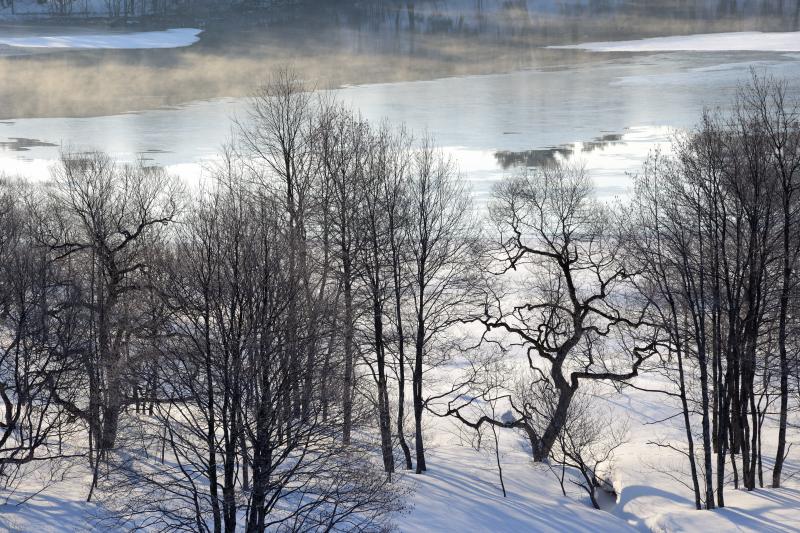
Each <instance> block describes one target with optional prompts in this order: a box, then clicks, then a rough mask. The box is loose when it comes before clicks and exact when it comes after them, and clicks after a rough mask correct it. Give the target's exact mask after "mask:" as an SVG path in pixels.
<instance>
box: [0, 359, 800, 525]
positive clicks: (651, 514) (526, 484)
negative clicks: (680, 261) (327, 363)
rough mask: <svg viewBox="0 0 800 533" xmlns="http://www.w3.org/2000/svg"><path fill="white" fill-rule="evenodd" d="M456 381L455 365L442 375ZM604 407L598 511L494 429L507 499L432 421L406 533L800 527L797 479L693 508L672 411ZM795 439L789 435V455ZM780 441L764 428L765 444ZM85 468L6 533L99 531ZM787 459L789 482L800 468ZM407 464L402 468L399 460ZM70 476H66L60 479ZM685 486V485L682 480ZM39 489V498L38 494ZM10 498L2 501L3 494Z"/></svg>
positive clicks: (0, 508)
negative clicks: (616, 437)
mask: <svg viewBox="0 0 800 533" xmlns="http://www.w3.org/2000/svg"><path fill="white" fill-rule="evenodd" d="M447 372H449V375H450V376H455V375H456V373H457V372H458V370H457V369H456V368H451V369H449V370H448V371H446V372H445V373H442V374H440V376H439V377H440V378H441V379H443V380H444V379H446V378H447V375H448V374H447ZM638 384H639V385H641V386H646V387H650V386H658V385H659V383H658V382H657V381H656V380H654V379H653V378H642V379H640V380H639V381H638ZM598 403H599V404H600V405H604V407H603V409H604V410H607V411H608V412H609V413H610V414H612V415H613V419H614V420H625V419H626V420H628V421H629V428H630V430H629V434H628V438H627V441H626V444H624V445H623V447H622V448H620V449H619V450H618V452H617V453H616V456H615V460H614V463H613V468H612V470H611V473H610V477H609V478H610V481H612V482H613V485H614V488H615V490H616V492H617V494H618V497H617V501H616V502H615V501H614V500H613V499H611V498H610V497H606V500H605V501H604V503H602V504H601V505H602V506H603V510H602V511H598V510H594V509H592V508H591V506H590V504H589V502H588V498H587V497H586V495H585V494H583V493H582V492H581V490H580V489H578V488H577V487H575V486H573V485H571V484H570V483H567V484H566V485H565V486H566V490H567V496H566V497H565V496H563V495H562V492H561V488H560V486H559V483H558V481H557V478H556V474H555V473H554V472H553V471H552V470H550V469H549V468H547V467H546V466H543V465H534V464H533V463H532V462H531V460H530V454H529V452H528V451H527V449H526V442H525V439H524V438H523V436H522V435H520V434H518V433H516V432H514V431H511V430H502V431H500V432H499V443H500V446H499V449H500V460H501V465H502V469H503V478H504V481H505V486H506V490H507V496H506V497H504V496H503V494H502V491H501V486H500V482H499V476H498V471H497V465H496V457H495V455H494V451H493V448H492V446H493V442H489V441H490V440H491V439H486V438H484V441H483V445H482V447H481V448H480V449H476V448H475V446H474V445H475V439H474V433H472V432H471V430H468V429H465V428H464V426H462V425H460V424H459V423H458V422H456V421H455V420H453V419H442V418H436V417H434V416H431V415H427V414H426V418H425V427H426V439H427V442H426V444H427V450H428V472H427V473H426V474H425V475H421V476H416V475H414V474H401V475H399V476H398V478H399V480H400V481H399V482H401V483H408V484H409V485H410V486H411V487H413V488H414V491H415V492H414V495H413V498H412V505H411V507H410V508H409V509H408V510H407V512H405V513H403V514H402V515H400V516H397V517H396V519H395V524H396V525H397V526H398V528H399V529H400V530H401V531H403V532H405V533H441V532H456V533H472V532H475V533H479V532H480V533H482V532H493V533H520V532H553V533H556V532H558V533H562V532H586V533H589V532H592V533H597V532H599V533H604V532H609V533H610V532H613V533H617V532H627V531H639V532H650V531H652V532H658V533H673V532H674V533H678V532H685V531H704V532H708V533H711V532H723V531H724V532H752V533H778V532H791V531H800V484H799V483H798V480H797V478H796V477H795V478H790V479H788V481H787V482H786V483H785V485H786V486H785V488H782V489H780V490H773V489H758V490H756V491H754V492H751V493H748V492H745V491H741V490H735V489H733V487H732V486H729V487H728V488H727V490H726V501H727V507H726V508H725V509H722V510H716V511H696V510H694V507H693V501H692V497H691V493H690V491H689V490H688V489H687V488H686V487H685V486H683V485H681V484H680V483H679V482H678V481H676V480H675V478H674V477H673V476H675V475H676V474H678V475H679V474H680V472H682V471H685V469H686V465H685V464H684V462H683V461H682V458H681V457H680V456H678V455H677V454H675V453H674V452H671V451H669V450H665V449H662V448H658V447H656V446H654V445H653V444H652V442H654V441H662V440H669V439H673V442H675V443H676V444H680V442H681V440H680V439H681V429H680V426H679V425H678V424H679V422H678V421H677V420H673V421H671V422H666V423H665V422H663V421H662V420H663V419H664V418H666V417H669V416H671V415H673V414H675V412H676V410H675V408H674V407H673V406H672V405H671V404H670V402H669V401H667V400H666V399H665V398H664V397H663V396H660V395H658V394H654V393H647V392H641V391H635V390H630V389H627V390H625V391H623V392H622V393H610V392H609V393H608V394H603V395H602V397H599V398H598ZM798 440H799V439H798V435H797V434H796V433H792V432H790V442H792V443H794V446H793V448H792V449H793V450H794V449H797V448H798V444H800V442H798ZM768 442H769V443H772V442H774V433H773V432H772V430H767V432H766V433H765V444H766V443H768ZM772 453H774V451H773V450H772V449H771V448H765V450H764V458H765V465H764V470H765V472H764V473H765V481H768V479H769V478H770V477H771V461H770V459H769V458H770V456H771V454H772ZM84 463H85V461H83V460H79V461H78V462H76V463H73V464H72V466H71V468H68V469H64V470H63V471H60V472H59V476H58V479H57V480H56V481H55V482H51V483H50V484H49V485H48V486H47V488H45V489H44V490H41V489H42V487H43V486H45V485H46V481H48V478H47V477H46V474H45V470H44V469H42V470H41V471H39V472H37V473H34V474H33V475H30V476H26V478H25V481H24V482H23V484H22V486H21V487H20V489H19V490H18V491H17V492H16V493H15V494H13V495H11V497H10V498H9V499H8V501H6V502H5V503H4V501H0V531H10V532H29V531H36V532H37V533H56V532H58V533H62V532H73V531H90V530H92V523H93V519H95V518H96V517H100V516H102V514H103V509H102V507H100V506H98V505H96V504H94V503H86V501H85V500H86V496H87V490H88V487H89V484H90V479H91V476H90V472H89V469H88V467H87V466H86V465H85V464H84ZM798 466H800V465H798V463H797V460H796V459H795V457H794V454H792V455H790V457H789V462H788V464H787V466H786V470H785V472H786V475H787V476H791V474H792V473H795V472H797V471H798ZM398 467H400V463H398ZM62 477H63V480H61V478H62ZM684 479H686V478H685V477H684ZM40 490H41V492H38V491H40ZM7 496H8V494H4V495H3V497H4V498H5V497H7Z"/></svg>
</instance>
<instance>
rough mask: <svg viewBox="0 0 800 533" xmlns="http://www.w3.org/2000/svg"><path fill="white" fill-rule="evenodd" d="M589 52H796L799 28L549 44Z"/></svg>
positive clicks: (798, 47)
mask: <svg viewBox="0 0 800 533" xmlns="http://www.w3.org/2000/svg"><path fill="white" fill-rule="evenodd" d="M549 48H561V49H572V50H589V51H591V52H800V32H774V33H763V32H760V31H747V32H733V33H707V34H699V35H674V36H670V37H653V38H650V39H638V40H633V41H607V42H593V43H581V44H573V45H567V46H551V47H549Z"/></svg>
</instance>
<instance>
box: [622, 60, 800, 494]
mask: <svg viewBox="0 0 800 533" xmlns="http://www.w3.org/2000/svg"><path fill="white" fill-rule="evenodd" d="M799 120H800V115H798V108H797V106H796V103H795V102H793V101H791V100H790V97H789V92H788V87H787V85H786V84H785V83H784V82H780V81H776V80H772V79H765V78H761V77H758V76H755V75H754V77H753V79H752V80H751V82H750V83H749V84H748V85H747V86H743V87H741V88H740V90H739V94H738V97H737V100H736V102H735V106H734V108H733V110H732V112H731V113H730V114H729V115H726V116H724V117H723V116H720V115H717V114H711V113H709V114H707V115H706V116H705V117H704V118H703V121H702V122H701V123H700V125H699V126H698V127H697V129H696V130H695V131H693V132H691V133H689V134H687V135H685V136H684V137H682V138H681V139H680V140H679V141H677V142H676V145H675V147H674V153H673V154H670V155H669V156H663V155H656V156H654V157H653V158H651V160H650V162H649V163H648V165H647V166H646V168H645V169H644V171H643V172H642V174H641V176H640V177H639V179H638V180H637V193H636V195H635V199H634V203H633V206H632V212H634V213H635V218H634V224H633V227H635V228H636V231H635V232H634V234H632V235H631V238H630V240H629V241H628V242H629V244H630V245H631V246H632V250H631V256H632V257H633V256H635V257H638V258H639V259H640V260H641V261H639V262H637V267H638V268H640V269H641V270H642V272H643V274H644V275H643V280H644V281H643V283H642V284H640V287H639V289H640V294H641V295H642V296H643V297H644V298H645V299H646V300H647V301H648V302H650V303H651V304H652V305H651V306H650V310H651V311H652V316H651V318H650V320H652V321H654V322H656V323H657V324H658V325H659V327H660V328H661V336H662V338H661V340H660V343H661V344H662V345H663V347H664V353H665V357H666V358H665V359H664V365H665V366H666V367H669V370H670V374H671V375H672V376H673V377H674V381H675V384H676V389H675V390H677V392H675V390H673V391H672V392H670V393H671V394H676V395H677V397H678V398H679V399H680V401H681V403H682V405H683V409H684V420H685V426H686V435H687V441H688V446H689V454H688V458H689V461H690V463H691V471H692V483H693V486H694V490H695V493H696V503H697V505H698V507H699V506H700V505H701V504H702V505H704V506H706V507H708V508H712V507H714V505H715V495H716V505H719V506H723V505H724V502H725V500H724V490H723V489H724V486H725V480H726V474H725V472H726V461H727V459H726V456H729V459H730V463H729V464H730V468H731V469H732V473H733V479H734V486H737V487H738V486H739V484H740V483H741V484H742V485H743V486H744V487H745V488H747V489H748V490H752V489H753V488H755V487H756V486H757V485H758V486H762V487H763V486H764V483H765V482H764V472H763V471H764V465H763V461H762V452H761V450H762V429H763V427H764V423H765V421H766V420H768V419H771V418H774V417H777V419H778V427H779V433H778V441H777V446H776V448H777V452H776V456H775V459H774V466H773V469H772V479H771V481H768V483H770V484H771V485H772V486H773V487H779V486H780V483H781V473H782V469H783V464H784V460H785V457H786V453H787V451H788V449H787V444H786V435H787V427H788V416H789V404H790V399H791V398H790V395H796V392H797V389H796V376H797V354H798V344H797V341H796V338H795V335H796V331H797V316H798V315H797V313H796V308H797V301H798V300H797V286H798V285H797V281H798V278H797V259H798V253H800V234H798V228H800V221H798V215H799V214H800V204H798V195H797V191H798V179H799V178H800V122H799ZM792 382H794V384H792ZM696 413H697V414H699V418H700V420H701V430H700V432H699V433H700V438H701V442H702V444H701V447H702V450H700V451H699V453H697V454H695V453H694V452H693V451H692V450H693V448H694V442H693V440H694V433H695V432H696V427H695V424H696V419H697V416H695V414H696ZM714 455H716V465H714ZM695 457H698V459H697V462H699V463H700V464H701V465H702V466H701V470H700V471H699V472H698V467H697V466H696V465H695V462H696V459H695ZM715 468H716V472H714V469H715ZM715 481H716V489H715V488H714V486H715Z"/></svg>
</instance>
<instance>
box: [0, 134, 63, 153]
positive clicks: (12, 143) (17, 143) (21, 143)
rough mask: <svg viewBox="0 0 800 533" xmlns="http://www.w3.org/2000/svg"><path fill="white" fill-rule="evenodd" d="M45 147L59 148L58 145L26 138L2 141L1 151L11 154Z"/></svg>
mask: <svg viewBox="0 0 800 533" xmlns="http://www.w3.org/2000/svg"><path fill="white" fill-rule="evenodd" d="M43 146H58V145H57V144H54V143H50V142H45V141H40V140H39V139H28V138H25V137H9V138H8V140H7V141H0V149H2V150H8V151H10V152H28V151H30V150H31V148H37V147H43Z"/></svg>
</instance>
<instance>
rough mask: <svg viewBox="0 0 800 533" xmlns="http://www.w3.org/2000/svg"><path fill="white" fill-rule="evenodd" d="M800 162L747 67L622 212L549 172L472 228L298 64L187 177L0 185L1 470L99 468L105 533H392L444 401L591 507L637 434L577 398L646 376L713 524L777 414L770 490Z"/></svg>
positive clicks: (453, 194) (656, 161)
mask: <svg viewBox="0 0 800 533" xmlns="http://www.w3.org/2000/svg"><path fill="white" fill-rule="evenodd" d="M798 173H800V116H799V115H798V110H797V108H796V107H794V104H793V102H790V101H789V97H788V91H787V87H786V86H785V84H783V83H781V82H777V81H774V80H769V79H763V78H759V77H757V76H754V78H753V80H752V81H751V83H750V84H749V85H747V86H743V87H742V88H741V90H740V93H739V97H738V99H737V101H736V105H735V107H734V110H733V112H732V113H729V114H726V115H725V116H724V117H723V116H721V115H719V116H718V115H713V114H708V115H706V116H705V117H704V119H703V121H702V122H701V124H700V125H699V126H698V128H697V129H696V130H695V131H692V132H688V133H686V134H685V135H682V136H681V137H680V138H679V139H677V140H676V142H675V145H674V151H673V153H670V154H655V155H654V156H653V157H652V158H651V160H650V161H649V163H648V164H647V165H646V167H645V168H644V169H643V172H642V173H641V175H640V176H639V177H638V178H637V180H636V190H635V192H634V194H633V196H632V197H631V198H630V200H629V201H627V202H624V203H623V205H621V206H620V205H612V204H610V203H608V202H603V201H600V200H598V199H597V198H596V197H595V194H594V192H593V189H592V184H591V179H590V177H589V176H588V175H587V173H586V171H585V170H584V169H583V168H581V167H577V166H573V165H567V164H561V165H549V166H545V167H543V168H539V169H532V170H529V171H527V172H524V173H521V174H520V175H517V176H515V177H512V178H508V179H505V180H503V181H502V182H501V183H499V184H498V185H497V187H496V188H495V191H494V193H493V196H492V198H491V200H490V201H489V203H488V205H487V206H486V209H485V212H484V213H482V214H481V213H480V210H481V209H480V208H478V207H476V206H474V205H473V204H472V199H471V195H470V193H469V191H468V190H467V189H466V188H465V184H464V183H465V182H464V180H463V179H462V178H461V176H460V175H459V174H458V171H457V169H456V167H455V166H454V164H453V162H452V161H450V160H449V159H448V158H447V157H446V156H445V155H444V154H443V153H442V151H441V150H439V149H438V148H437V147H436V146H435V143H434V142H433V141H432V140H431V139H430V138H427V137H423V138H421V139H414V138H413V137H412V135H411V134H410V133H408V132H407V131H405V130H404V129H403V128H398V127H393V126H392V125H390V124H386V123H381V124H377V125H376V124H372V123H369V122H368V121H366V120H364V119H363V118H362V117H360V116H359V115H358V114H356V113H354V112H353V111H351V110H349V109H347V108H346V107H344V106H342V105H341V104H340V103H339V102H337V101H336V99H335V98H332V97H331V96H330V95H328V94H325V93H318V92H314V91H312V90H310V88H309V87H307V86H306V85H304V84H303V83H302V82H300V81H299V79H298V77H297V76H296V75H294V74H293V73H292V72H290V71H288V70H284V71H281V72H279V73H278V74H276V75H275V76H274V77H273V78H272V80H271V81H270V82H269V83H268V84H266V85H265V86H264V87H262V88H261V89H260V90H259V91H258V92H257V94H256V95H255V96H254V97H253V98H252V101H251V105H250V107H249V112H248V114H247V115H246V116H244V117H242V118H241V119H240V120H239V121H238V122H236V124H235V127H234V135H233V138H232V140H231V143H230V145H229V146H227V147H226V148H225V149H224V150H223V151H222V153H221V154H220V156H219V158H218V159H217V160H216V161H215V162H214V164H213V165H212V166H210V167H209V168H208V170H207V172H206V177H205V178H204V180H203V181H202V183H201V184H199V185H198V186H196V187H193V188H190V189H187V188H185V187H184V186H183V185H182V184H180V182H178V181H177V180H176V179H174V178H172V177H170V176H169V175H168V174H167V173H166V172H165V171H164V170H163V169H160V168H157V167H152V166H148V165H146V164H145V163H144V162H139V163H135V164H122V163H119V162H116V161H114V160H112V159H111V158H109V157H108V156H107V155H104V154H100V153H65V154H64V155H63V157H62V160H61V162H60V164H59V165H58V166H57V167H56V169H55V170H54V172H53V179H52V181H51V182H50V183H47V184H42V185H37V186H34V185H31V184H25V183H17V182H11V181H6V182H3V184H2V188H1V189H0V192H2V195H0V219H2V220H1V222H2V224H0V258H1V259H2V260H1V261H0V304H1V306H0V326H1V327H2V337H0V400H2V403H3V415H2V417H0V476H2V479H3V480H4V482H5V483H6V484H8V485H12V484H13V483H14V482H15V481H18V479H19V476H20V475H24V472H25V468H26V466H27V465H29V464H31V463H37V462H52V463H53V464H55V463H56V462H57V461H58V460H59V459H66V458H70V457H72V458H75V457H78V458H80V459H79V460H85V461H87V463H88V465H89V466H90V468H91V472H92V481H91V483H90V486H88V487H87V498H88V499H95V498H96V499H101V500H102V501H103V503H104V504H105V506H106V508H107V509H108V512H109V513H108V515H107V516H105V517H104V518H103V520H104V521H105V522H104V523H105V524H106V525H113V526H114V527H128V528H135V527H148V528H151V529H155V530H164V531H175V530H186V531H215V532H216V531H223V530H224V531H228V532H232V531H236V530H242V529H243V530H246V531H253V532H256V531H265V530H273V529H283V528H285V529H291V530H324V531H330V530H344V529H356V530H375V529H381V528H385V527H389V526H390V520H391V517H392V516H393V513H394V512H395V511H398V510H400V509H402V508H403V507H404V495H405V492H406V489H405V488H404V487H405V485H403V484H402V483H397V482H396V479H394V478H395V477H396V476H394V473H395V471H396V470H398V469H399V468H403V469H405V470H413V471H415V472H416V473H417V474H422V473H424V472H425V471H426V469H427V463H428V461H427V458H426V448H425V425H424V417H425V416H426V413H427V416H431V415H438V416H447V417H452V418H455V419H457V420H458V421H460V422H462V423H463V424H464V427H465V428H468V429H469V430H475V431H477V432H478V434H479V435H481V433H480V432H481V431H483V430H485V429H487V428H488V429H490V430H491V431H492V432H493V435H494V438H495V442H497V441H496V439H497V433H496V431H497V430H498V429H501V428H505V429H511V430H516V431H519V432H521V433H522V434H523V435H525V437H526V438H527V439H528V441H529V444H530V449H531V454H532V458H533V460H534V461H536V462H544V463H550V464H551V465H552V464H554V463H555V464H559V465H561V468H562V470H561V472H562V473H561V476H560V481H561V484H562V487H563V486H564V472H565V471H566V469H567V468H569V469H570V470H571V471H573V472H576V473H577V474H578V475H577V477H576V478H575V479H574V481H573V482H574V483H575V484H576V485H578V486H579V487H581V488H582V489H583V490H585V491H586V492H587V494H588V495H589V497H590V499H591V501H592V503H593V504H594V505H595V506H597V505H598V504H597V500H596V496H595V492H596V490H597V489H598V488H599V487H603V486H604V481H603V480H602V476H601V471H600V470H601V469H602V468H603V467H604V466H603V465H607V464H608V463H609V461H610V458H611V457H612V455H613V453H614V451H615V450H617V449H618V448H619V446H620V445H621V443H622V442H623V440H624V428H621V427H618V426H615V425H614V424H613V421H611V420H609V419H607V418H604V417H602V416H598V415H597V413H596V412H595V411H594V410H593V409H594V406H593V401H592V397H591V395H590V392H592V391H593V390H595V388H596V387H600V386H602V384H606V385H608V384H611V385H613V386H615V387H617V388H621V387H627V386H632V387H637V386H639V385H638V383H637V381H636V380H635V378H636V377H637V376H638V375H639V374H640V373H643V372H650V373H653V374H658V375H660V376H662V377H663V378H664V379H663V380H662V381H661V382H663V383H664V387H663V388H662V389H659V390H657V391H655V392H656V393H660V394H665V395H667V396H669V397H670V398H672V399H673V400H674V401H675V402H676V405H678V406H679V407H680V415H681V420H682V422H683V427H684V430H685V437H686V438H685V442H657V443H655V444H656V445H658V446H663V447H667V448H671V449H673V450H675V451H677V452H679V453H682V454H683V455H684V456H685V457H686V459H687V462H688V464H689V467H690V475H689V476H688V481H687V482H686V484H687V486H689V487H690V488H691V489H692V490H693V491H694V493H695V502H696V505H697V507H698V508H701V507H703V506H705V507H707V508H711V507H714V506H715V505H719V506H722V505H724V491H723V488H724V486H725V483H726V480H727V479H728V474H727V473H726V472H727V471H728V469H729V468H730V469H731V471H732V474H733V481H734V486H738V485H739V484H741V485H743V486H744V487H746V488H747V489H752V488H754V487H755V486H756V485H761V486H763V484H764V461H763V460H762V459H763V457H762V455H763V454H762V445H763V442H762V436H763V435H764V433H763V431H762V430H763V428H764V427H765V424H767V425H769V424H774V425H776V426H777V427H778V435H777V442H776V450H777V451H776V457H775V461H774V464H773V467H772V479H771V484H772V486H775V487H778V486H780V483H781V480H782V478H783V464H784V459H785V457H786V454H787V453H788V448H789V447H788V445H787V435H788V433H789V430H790V428H791V425H790V416H791V414H792V413H793V412H794V410H796V406H797V399H798V398H797V394H798V380H800V376H799V375H798V372H797V353H798V344H797V341H796V332H797V326H798V324H797V317H798V313H797V302H798V298H797V296H798V295H797V290H798V289H797V287H798V285H797V281H798V280H797V272H796V262H797V258H798V254H800V235H798V227H800V224H798V220H797V217H798V206H799V204H798V202H799V201H798V194H797V187H798V178H797V176H798ZM481 217H483V218H482V220H483V221H484V222H485V223H484V224H483V225H479V223H478V222H479V221H480V220H481ZM454 360H455V361H456V362H457V363H458V367H459V368H465V369H466V370H465V371H464V372H463V373H461V374H458V379H456V380H455V382H454V383H453V385H452V387H447V386H442V385H441V383H438V384H437V385H436V386H431V384H430V379H429V377H428V376H430V375H431V373H433V372H436V371H437V369H439V368H441V367H443V366H444V365H446V364H448V363H449V362H451V361H454ZM456 374H457V372H456V371H455V370H452V369H449V370H448V371H447V372H446V375H448V376H450V377H452V376H454V375H456ZM409 385H410V387H411V389H410V391H409V390H408V386H409ZM497 463H498V468H501V467H500V455H499V453H497ZM398 465H400V466H399V467H398ZM500 473H501V482H502V470H500Z"/></svg>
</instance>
